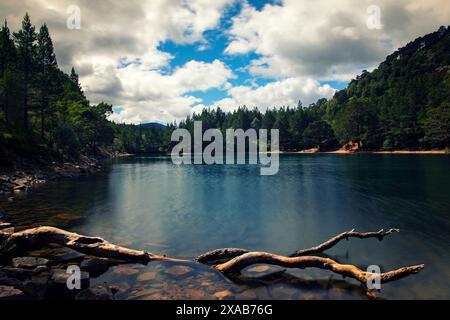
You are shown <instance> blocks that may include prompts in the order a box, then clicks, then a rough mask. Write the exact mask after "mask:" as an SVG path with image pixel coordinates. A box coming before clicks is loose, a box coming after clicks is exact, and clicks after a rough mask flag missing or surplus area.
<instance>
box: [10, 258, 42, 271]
mask: <svg viewBox="0 0 450 320" xmlns="http://www.w3.org/2000/svg"><path fill="white" fill-rule="evenodd" d="M12 264H13V266H14V267H15V268H22V269H35V268H37V267H40V266H47V264H48V260H47V259H44V258H38V257H19V258H14V259H13V260H12Z"/></svg>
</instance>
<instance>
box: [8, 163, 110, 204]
mask: <svg viewBox="0 0 450 320" xmlns="http://www.w3.org/2000/svg"><path fill="white" fill-rule="evenodd" d="M101 169H102V166H101V164H100V162H99V160H98V159H96V158H92V157H87V156H81V157H80V159H78V160H77V161H73V162H64V163H57V162H53V163H50V164H48V165H45V166H38V165H35V164H28V165H21V166H20V167H19V168H15V169H7V168H3V169H2V170H1V171H0V196H5V195H10V194H13V193H15V192H22V191H26V190H28V189H29V188H32V187H34V186H36V185H40V184H43V183H45V182H47V181H52V180H57V179H61V178H74V177H78V176H82V175H89V174H93V173H96V172H99V171H100V170H101Z"/></svg>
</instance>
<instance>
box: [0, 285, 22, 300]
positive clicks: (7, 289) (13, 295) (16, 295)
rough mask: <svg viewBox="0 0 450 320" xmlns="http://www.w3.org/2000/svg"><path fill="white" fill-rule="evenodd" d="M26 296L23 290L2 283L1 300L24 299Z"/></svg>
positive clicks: (0, 286)
mask: <svg viewBox="0 0 450 320" xmlns="http://www.w3.org/2000/svg"><path fill="white" fill-rule="evenodd" d="M24 298H25V294H24V293H23V291H22V290H19V289H16V288H14V287H11V286H2V285H0V301H1V300H22V299H24Z"/></svg>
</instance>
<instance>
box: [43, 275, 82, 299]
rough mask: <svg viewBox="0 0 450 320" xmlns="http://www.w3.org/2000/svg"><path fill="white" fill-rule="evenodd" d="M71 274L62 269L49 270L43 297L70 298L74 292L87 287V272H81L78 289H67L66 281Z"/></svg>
mask: <svg viewBox="0 0 450 320" xmlns="http://www.w3.org/2000/svg"><path fill="white" fill-rule="evenodd" d="M72 276H73V274H70V273H67V271H66V270H64V269H54V270H52V271H51V272H50V277H49V279H48V287H47V292H46V295H45V297H46V298H47V299H72V298H73V297H74V296H75V294H77V293H78V292H80V291H82V290H84V289H86V288H88V287H89V273H87V272H81V275H80V276H81V278H80V285H81V286H80V289H69V287H68V286H67V281H68V280H69V278H70V277H72Z"/></svg>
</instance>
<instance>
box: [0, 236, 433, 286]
mask: <svg viewBox="0 0 450 320" xmlns="http://www.w3.org/2000/svg"><path fill="white" fill-rule="evenodd" d="M394 232H399V230H398V229H390V230H388V231H384V230H383V229H382V230H380V231H378V232H366V233H359V232H355V231H354V230H351V231H347V232H343V233H341V234H339V235H337V236H335V237H333V238H331V239H330V240H328V241H326V242H324V243H322V244H320V245H318V246H316V247H312V248H309V249H303V250H299V251H296V252H295V253H294V254H293V256H291V257H286V256H282V255H277V254H274V253H268V252H249V251H248V250H245V249H237V248H225V249H217V250H214V251H211V252H207V253H205V254H202V255H201V256H199V257H197V259H196V260H197V262H199V263H213V262H214V263H216V264H215V266H214V269H215V270H217V271H220V272H222V273H224V274H225V275H229V276H232V275H233V274H238V273H240V272H241V271H242V270H243V269H245V268H247V267H249V266H251V265H254V264H269V265H277V266H281V267H286V268H299V269H306V268H319V269H324V270H329V271H331V272H334V273H337V274H340V275H343V276H345V277H349V278H353V279H356V280H357V281H359V282H360V283H362V284H364V285H365V286H367V283H368V281H369V280H370V279H373V277H374V274H373V273H371V272H366V271H363V270H361V269H359V268H358V267H357V266H354V265H346V264H341V263H339V262H337V261H335V260H332V259H330V258H324V257H316V256H305V255H306V254H311V253H320V252H323V251H325V250H327V249H329V248H331V247H333V246H335V245H336V244H337V243H339V241H341V240H343V239H348V238H351V237H353V238H360V239H366V238H378V239H379V240H380V241H381V240H382V239H383V238H384V237H385V236H387V235H389V234H392V233H394ZM49 244H58V245H61V246H64V247H67V248H70V249H72V250H75V251H78V252H81V253H84V254H89V255H93V256H97V257H103V258H111V259H117V260H121V261H125V262H136V263H143V264H146V263H148V262H151V261H171V262H176V263H192V261H188V260H180V259H174V258H169V257H166V256H161V255H156V254H153V253H150V252H147V251H140V250H134V249H129V248H125V247H121V246H117V245H114V244H112V243H110V242H108V241H106V240H104V239H102V238H98V237H88V236H84V235H79V234H77V233H73V232H68V231H65V230H62V229H58V228H54V227H38V228H33V229H28V230H24V231H20V232H16V233H4V232H0V258H2V259H5V258H11V257H14V256H17V255H18V254H20V253H21V252H25V251H29V250H33V249H38V248H41V247H44V246H47V245H49ZM219 261H221V263H219ZM224 261H225V262H224ZM424 267H425V266H424V265H423V264H420V265H415V266H409V267H403V268H400V269H397V270H393V271H389V272H385V273H381V274H380V275H378V277H379V279H380V282H381V283H387V282H391V281H394V280H399V279H401V278H404V277H406V276H409V275H412V274H416V273H418V272H419V271H421V270H422V269H423V268H424Z"/></svg>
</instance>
